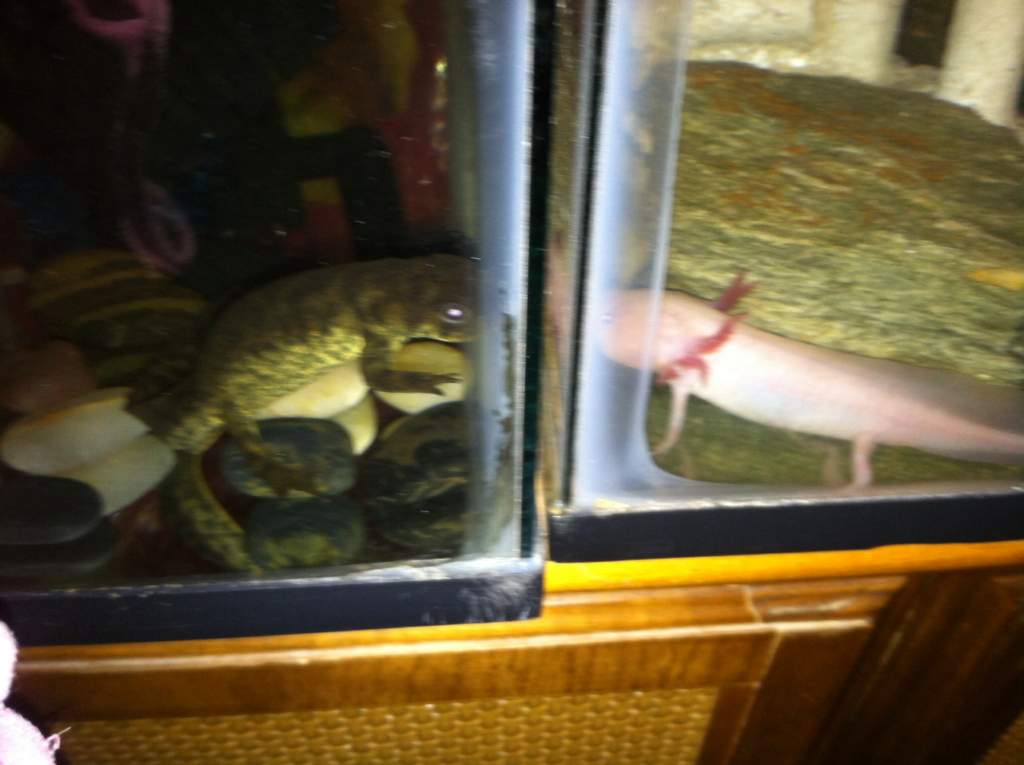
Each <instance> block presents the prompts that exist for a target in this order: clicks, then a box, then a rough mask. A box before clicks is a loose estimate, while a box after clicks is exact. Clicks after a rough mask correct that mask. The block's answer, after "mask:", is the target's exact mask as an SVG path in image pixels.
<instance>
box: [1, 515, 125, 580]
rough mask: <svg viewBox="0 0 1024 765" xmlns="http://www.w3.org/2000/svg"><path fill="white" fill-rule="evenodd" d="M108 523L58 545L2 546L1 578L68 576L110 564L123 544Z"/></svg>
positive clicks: (82, 573)
mask: <svg viewBox="0 0 1024 765" xmlns="http://www.w3.org/2000/svg"><path fill="white" fill-rule="evenodd" d="M120 539H121V538H120V535H119V534H118V533H117V530H116V529H115V528H114V527H113V526H112V525H111V524H110V523H108V522H106V521H104V522H103V523H100V524H98V525H97V526H95V527H94V528H93V529H92V531H90V532H89V533H88V534H86V535H84V536H81V537H79V538H78V539H75V540H74V541H71V542H65V543H63V544H54V545H0V577H5V578H10V579H15V578H16V579H36V578H40V579H43V578H45V579H64V578H70V577H79V576H86V575H88V574H92V573H94V572H95V571H97V570H98V569H99V568H101V567H102V566H104V565H106V564H107V563H108V562H109V561H110V559H111V558H113V557H114V553H116V552H117V549H118V546H119V544H120Z"/></svg>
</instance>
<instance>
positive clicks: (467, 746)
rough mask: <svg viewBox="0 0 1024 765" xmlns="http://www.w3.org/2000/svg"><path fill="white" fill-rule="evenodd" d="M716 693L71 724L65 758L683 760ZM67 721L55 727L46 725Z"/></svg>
mask: <svg viewBox="0 0 1024 765" xmlns="http://www.w3.org/2000/svg"><path fill="white" fill-rule="evenodd" d="M716 695H717V691H716V690H715V689H704V688H700V689H681V690H668V691H630V692H622V693H592V694H579V695H572V696H529V697H524V698H508V699H485V700H474V701H450V702H444V703H437V704H413V705H407V706H392V707H356V708H349V709H332V710H327V711H313V712H289V713H283V714H262V715H231V716H223V717H178V718H169V719H160V720H157V719H144V720H119V721H107V720H104V721H86V722H75V723H70V724H68V725H69V726H70V731H68V732H67V733H66V734H65V735H64V737H63V745H62V749H63V751H64V752H65V753H66V755H67V756H68V759H69V761H70V762H71V763H72V764H73V765H79V763H81V764H82V765H115V764H116V765H129V764H130V765H150V764H152V765H156V764H157V763H159V764H160V765H166V763H175V764H176V765H207V763H209V765H243V763H244V764H245V765H251V764H252V763H260V764H261V765H278V764H280V765H328V764H332V763H337V764H338V765H341V764H342V763H345V764H346V765H348V763H373V764H374V765H380V764H382V763H383V764H386V763H401V765H432V764H433V763H437V765H442V763H443V765H461V764H462V763H465V765H480V763H524V764H525V763H529V765H536V764H537V763H545V764H546V765H558V764H559V763H580V762H585V763H614V765H630V764H631V763H637V765H640V764H641V763H642V764H643V765H657V764H658V763H672V764H673V765H677V763H691V762H694V761H695V760H696V757H697V754H698V752H699V751H700V747H701V742H702V741H703V738H704V732H705V731H706V729H707V727H708V723H709V721H710V719H711V714H712V710H713V709H714V704H715V698H716ZM61 727H64V724H61V723H58V724H57V725H55V726H54V729H55V730H59V729H60V728H61Z"/></svg>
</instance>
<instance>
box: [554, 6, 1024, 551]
mask: <svg viewBox="0 0 1024 765" xmlns="http://www.w3.org/2000/svg"><path fill="white" fill-rule="evenodd" d="M936 5H945V6H946V8H945V10H946V11H948V13H946V14H945V15H943V13H935V12H934V11H935V9H934V8H933V7H932V6H936ZM769 6H771V7H769ZM923 6H928V7H923ZM956 6H957V7H956V10H955V12H954V11H953V10H952V4H951V3H945V4H943V3H930V4H929V3H921V2H914V1H913V0H911V2H908V3H906V4H904V7H901V4H899V3H891V2H874V1H873V0H865V2H857V3H853V2H840V3H826V2H817V3H814V2H812V3H781V4H780V3H774V4H772V3H765V2H760V0H734V2H730V3H718V4H700V3H690V2H686V0H652V2H649V3H638V4H634V3H628V2H623V1H620V0H610V1H609V2H596V0H595V1H594V2H587V1H581V2H565V3H561V4H559V14H560V18H559V21H558V25H557V30H558V32H557V59H556V63H555V67H554V70H555V74H554V81H555V85H554V87H555V92H554V95H553V112H554V117H553V121H552V122H553V125H554V134H553V136H552V158H551V181H550V188H549V210H550V213H549V229H548V233H547V241H548V250H549V263H548V267H547V275H546V282H547V288H548V301H547V305H546V309H545V333H546V339H547V344H546V351H547V353H546V356H545V363H544V368H543V380H544V396H543V406H544V407H545V408H546V411H547V412H548V415H546V416H545V418H544V421H543V424H542V428H543V432H542V435H543V441H542V443H543V454H544V459H543V465H542V470H541V479H542V481H543V497H544V502H545V505H546V508H547V511H548V513H549V514H550V535H551V556H552V559H554V560H559V561H580V560H616V559H631V558H652V557H675V556H688V555H725V554H746V553H763V552H797V551H806V550H830V549H854V548H865V547H873V546H879V545H885V544H896V543H938V542H951V541H987V540H998V539H1014V538H1021V537H1024V390H1022V387H1021V386H1022V384H1024V143H1022V139H1024V129H1022V127H1024V121H1022V120H1021V118H1020V112H1019V107H1020V102H1019V101H1018V96H1019V94H1020V83H1021V66H1020V64H1021V61H1022V60H1024V50H1022V49H1021V46H1022V45H1024V38H1021V36H1020V35H1019V29H1020V28H1024V4H1020V3H992V4H986V3H972V2H961V3H957V4H956ZM995 6H999V8H998V9H996V8H995ZM940 10H941V9H940ZM993 11H998V13H996V16H997V17H998V18H997V19H996V20H997V21H998V22H999V23H992V22H993V18H994V17H990V16H991V12H993ZM1000 14H1001V15H1000ZM1004 28H1005V29H1006V30H1007V31H1006V32H1005V33H1003V32H1002V31H1000V30H1002V29H1004ZM1001 38H1002V39H1001ZM928 41H930V44H925V43H926V42H928ZM965 51H969V52H970V55H965ZM897 54H898V55H897ZM985 67H988V69H987V70H986V69H985ZM979 71H980V74H979ZM986 72H992V74H991V76H988V75H987V74H986ZM1007 73H1009V74H1007Z"/></svg>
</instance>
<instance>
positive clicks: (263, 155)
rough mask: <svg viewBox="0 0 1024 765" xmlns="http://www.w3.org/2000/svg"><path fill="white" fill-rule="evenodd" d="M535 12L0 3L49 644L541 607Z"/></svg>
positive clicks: (32, 508)
mask: <svg viewBox="0 0 1024 765" xmlns="http://www.w3.org/2000/svg"><path fill="white" fill-rule="evenodd" d="M532 51H533V9H532V5H531V4H530V3H526V2H523V3H502V2H491V1H490V0H483V1H482V2H481V1H479V0H474V1H473V2H463V0H414V1H412V0H410V1H409V2H405V1H404V0H384V1H383V2H379V3H361V2H356V0H329V1H327V2H324V1H321V0H301V1H300V2H294V0H246V2H229V3H219V2H216V3H210V2H206V0H10V2H5V3H3V4H2V6H0V274H2V277H3V278H2V285H0V289H2V293H0V298H2V299H0V353H2V358H3V361H2V363H0V459H2V465H0V616H2V617H3V618H4V619H5V620H6V621H7V622H8V623H9V624H10V625H11V626H12V628H13V629H14V631H15V632H16V633H17V635H18V638H19V640H20V642H22V643H23V644H30V645H31V644H41V643H83V642H102V641H138V640H161V639H182V638H201V637H219V636H234V635H258V634H274V633H284V632H310V631H325V630H337V629H350V628H364V627H388V626H402V625H410V624H419V625H422V624H432V623H452V622H460V621H485V620H501V619H515V618H527V617H529V616H532V615H534V614H536V612H537V610H538V608H539V605H538V604H539V591H540V575H541V562H540V556H539V554H538V553H537V547H536V541H537V535H536V531H535V524H534V523H533V518H532V509H531V508H530V506H529V502H525V503H524V500H523V497H524V487H526V492H525V493H526V494H527V495H528V493H529V487H530V483H529V476H527V475H526V474H525V472H524V464H523V463H524V460H523V454H524V435H523V434H524V418H523V412H524V396H525V395H526V394H525V390H526V386H525V382H524V379H525V378H524V375H525V364H524V353H523V347H524V342H525V341H524V338H525V337H526V326H525V316H526V315H527V312H526V309H525V304H526V300H527V293H528V290H527V282H526V275H525V274H526V251H527V244H528V225H527V208H528V204H527V200H528V190H529V182H530V154H529V140H528V137H529V126H530V118H531V104H530V100H531V98H532V91H531V84H530V78H531V72H532V55H533V52H532Z"/></svg>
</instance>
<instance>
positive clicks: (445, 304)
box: [357, 255, 477, 343]
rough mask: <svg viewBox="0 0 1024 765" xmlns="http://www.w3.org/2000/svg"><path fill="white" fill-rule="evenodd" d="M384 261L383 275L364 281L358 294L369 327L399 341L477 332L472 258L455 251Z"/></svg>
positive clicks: (453, 339)
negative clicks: (451, 253)
mask: <svg viewBox="0 0 1024 765" xmlns="http://www.w3.org/2000/svg"><path fill="white" fill-rule="evenodd" d="M378 262H380V263H384V261H378ZM387 263H389V264H390V265H389V271H390V273H389V274H388V275H387V277H386V278H382V279H375V280H374V282H373V283H372V284H364V285H363V286H362V289H361V290H360V294H359V296H358V298H357V300H358V302H359V308H360V316H361V318H362V321H363V324H364V326H365V327H366V328H367V329H368V330H370V331H371V332H373V333H374V334H377V335H383V336H391V337H395V338H398V339H401V340H403V341H405V340H414V339H424V340H440V341H441V342H445V343H463V342H466V341H469V340H472V339H473V338H474V337H475V336H476V332H477V315H476V283H475V280H474V273H473V263H472V261H470V260H468V259H467V258H461V257H458V256H456V255H430V256H427V257H422V258H409V259H407V260H398V259H395V260H388V261H387Z"/></svg>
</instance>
